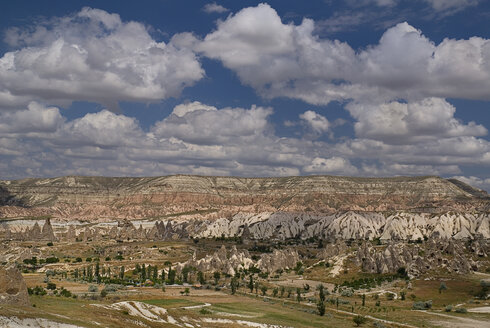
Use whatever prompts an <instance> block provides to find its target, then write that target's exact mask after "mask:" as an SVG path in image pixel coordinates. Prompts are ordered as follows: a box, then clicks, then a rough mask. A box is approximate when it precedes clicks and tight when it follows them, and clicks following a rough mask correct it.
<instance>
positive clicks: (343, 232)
mask: <svg viewBox="0 0 490 328" xmlns="http://www.w3.org/2000/svg"><path fill="white" fill-rule="evenodd" d="M489 220H490V214H484V213H481V214H462V213H446V214H442V215H434V214H428V213H408V212H400V213H396V214H392V215H388V216H385V215H384V214H382V213H370V212H367V213H364V212H363V213H359V212H346V213H339V214H336V215H327V216H324V215H319V214H309V213H284V212H276V213H269V212H267V213H259V214H248V215H247V214H245V213H238V214H236V215H235V216H233V217H232V218H231V219H225V218H222V219H218V220H215V221H205V222H202V223H200V224H199V229H195V230H194V236H195V237H200V238H208V237H221V236H224V237H233V236H241V235H242V234H243V232H244V231H245V228H247V237H250V238H252V239H257V240H266V239H276V240H284V239H291V238H300V239H308V238H311V237H316V238H323V239H328V240H336V239H345V240H347V239H362V240H364V239H369V240H372V239H375V238H380V239H381V240H385V241H389V240H412V241H415V240H419V239H420V240H423V239H424V237H431V238H441V239H451V238H452V239H474V238H476V237H483V238H490V227H489V226H490V224H489ZM188 229H189V231H190V234H191V235H193V231H192V230H193V229H192V224H190V226H189V227H188Z"/></svg>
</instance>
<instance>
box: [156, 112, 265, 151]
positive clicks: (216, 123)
mask: <svg viewBox="0 0 490 328" xmlns="http://www.w3.org/2000/svg"><path fill="white" fill-rule="evenodd" d="M271 114H272V109H271V108H263V107H256V106H252V108H251V109H242V108H224V109H220V110H217V109H216V108H215V107H212V106H206V105H203V104H201V103H199V102H193V103H190V104H187V105H179V106H177V107H175V109H174V110H173V112H172V114H171V115H170V116H169V117H167V118H166V119H164V120H162V121H160V122H157V123H156V124H155V126H154V127H153V128H152V132H153V134H154V135H155V136H156V137H157V138H162V137H164V138H170V137H174V138H178V139H180V140H182V141H184V142H191V143H194V144H214V145H221V144H223V143H226V142H227V141H230V140H232V139H237V138H239V139H240V140H241V141H242V142H243V141H245V140H247V139H255V138H256V137H257V136H260V135H263V134H267V129H268V128H270V127H269V123H268V121H267V117H268V116H269V115H271Z"/></svg>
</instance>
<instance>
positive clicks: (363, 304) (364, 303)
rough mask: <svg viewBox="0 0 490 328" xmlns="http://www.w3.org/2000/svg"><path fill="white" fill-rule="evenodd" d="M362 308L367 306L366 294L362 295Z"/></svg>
mask: <svg viewBox="0 0 490 328" xmlns="http://www.w3.org/2000/svg"><path fill="white" fill-rule="evenodd" d="M362 306H366V294H362Z"/></svg>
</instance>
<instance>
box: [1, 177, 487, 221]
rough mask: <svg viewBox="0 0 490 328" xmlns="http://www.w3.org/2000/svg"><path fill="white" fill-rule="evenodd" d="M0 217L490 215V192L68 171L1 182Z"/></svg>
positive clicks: (434, 184) (346, 181) (405, 181)
mask: <svg viewBox="0 0 490 328" xmlns="http://www.w3.org/2000/svg"><path fill="white" fill-rule="evenodd" d="M0 205H1V206H0V217H19V216H40V215H50V216H52V217H55V218H66V219H69V218H82V219H91V218H103V217H106V218H129V219H132V218H149V217H153V218H159V217H166V216H169V215H172V216H175V215H182V216H188V215H194V216H202V217H206V218H213V217H223V216H224V217H230V216H231V215H232V214H234V213H238V212H255V213H259V212H277V211H282V212H317V213H327V214H328V213H336V212H346V211H366V212H387V211H408V212H425V213H442V212H448V211H457V212H475V211H477V212H487V211H489V210H490V197H489V195H488V194H487V193H486V192H484V191H482V190H480V189H476V188H473V187H471V186H469V185H467V184H465V183H463V182H461V181H458V180H455V179H449V180H448V179H443V178H440V177H436V176H423V177H394V178H358V177H339V176H301V177H280V178H241V177H214V176H190V175H174V176H164V177H146V178H129V177H122V178H109V177H81V176H68V177H59V178H48V179H37V178H32V179H23V180H12V181H6V180H4V181H0Z"/></svg>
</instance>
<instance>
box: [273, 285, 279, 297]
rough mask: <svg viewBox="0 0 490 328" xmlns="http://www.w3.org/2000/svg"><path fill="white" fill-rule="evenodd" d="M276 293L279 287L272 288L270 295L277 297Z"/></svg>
mask: <svg viewBox="0 0 490 328" xmlns="http://www.w3.org/2000/svg"><path fill="white" fill-rule="evenodd" d="M278 293H279V289H278V288H277V287H276V288H274V289H273V290H272V296H274V297H277V294H278Z"/></svg>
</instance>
